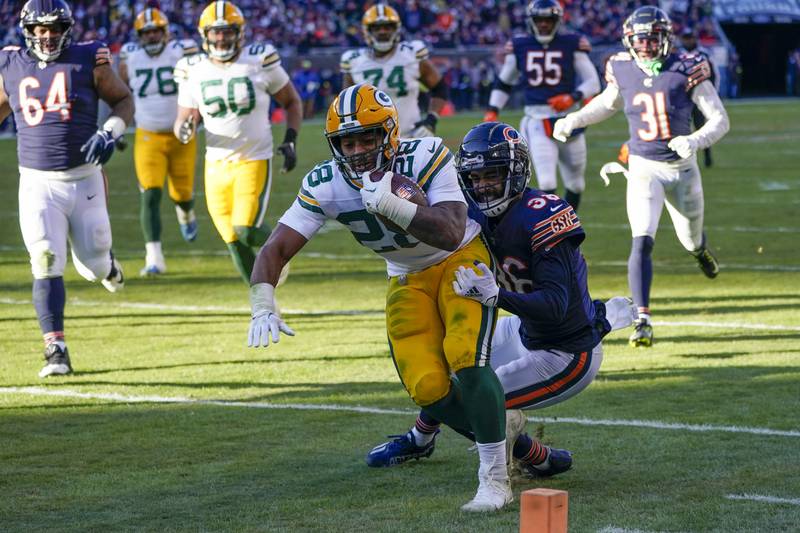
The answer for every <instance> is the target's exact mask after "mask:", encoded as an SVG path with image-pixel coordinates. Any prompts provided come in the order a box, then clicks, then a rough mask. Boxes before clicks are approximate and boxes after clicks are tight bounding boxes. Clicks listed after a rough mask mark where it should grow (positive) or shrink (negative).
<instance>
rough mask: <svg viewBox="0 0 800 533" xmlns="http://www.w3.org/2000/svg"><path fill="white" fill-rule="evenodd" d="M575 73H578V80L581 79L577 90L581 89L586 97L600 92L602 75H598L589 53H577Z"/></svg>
mask: <svg viewBox="0 0 800 533" xmlns="http://www.w3.org/2000/svg"><path fill="white" fill-rule="evenodd" d="M575 73H576V74H578V80H580V82H579V83H578V85H577V86H576V87H575V90H576V91H580V93H581V94H582V95H583V97H584V98H588V97H589V96H594V95H596V94H597V93H599V92H600V76H598V74H597V69H595V68H594V65H593V64H592V60H591V59H589V54H586V53H584V52H576V53H575Z"/></svg>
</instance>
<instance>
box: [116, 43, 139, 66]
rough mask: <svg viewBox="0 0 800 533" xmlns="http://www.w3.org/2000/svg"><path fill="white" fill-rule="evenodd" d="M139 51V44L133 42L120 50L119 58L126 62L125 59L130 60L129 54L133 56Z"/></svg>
mask: <svg viewBox="0 0 800 533" xmlns="http://www.w3.org/2000/svg"><path fill="white" fill-rule="evenodd" d="M138 49H139V44H138V43H133V42H130V43H125V44H123V45H122V48H120V49H119V58H120V59H122V60H123V61H124V60H125V59H128V54H132V53H133V52H135V51H136V50H138Z"/></svg>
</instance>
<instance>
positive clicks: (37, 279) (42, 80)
mask: <svg viewBox="0 0 800 533" xmlns="http://www.w3.org/2000/svg"><path fill="white" fill-rule="evenodd" d="M74 23H75V21H74V19H73V18H72V11H71V10H70V7H69V5H68V4H67V3H66V2H64V1H63V0H30V1H28V2H26V3H25V5H24V6H23V7H22V13H21V15H20V27H21V28H22V33H23V35H24V37H25V47H24V48H20V47H18V46H9V47H6V48H4V49H3V50H2V51H0V122H2V121H3V119H5V118H6V117H7V116H8V115H9V113H11V112H13V113H14V119H15V120H16V123H17V156H18V159H19V173H20V181H19V224H20V228H21V230H22V237H23V239H24V240H25V247H26V248H27V249H28V253H29V254H30V258H31V270H32V272H33V278H34V280H33V306H34V308H35V309H36V316H37V317H38V319H39V326H40V327H41V330H42V334H43V336H44V342H45V352H44V356H45V360H46V364H45V366H44V368H42V370H41V372H39V377H42V378H44V377H47V376H51V375H64V374H69V373H71V372H72V364H71V362H70V358H69V351H68V350H67V345H66V342H65V337H64V306H65V302H66V291H65V289H64V277H63V276H64V267H65V265H66V262H67V242H68V241H69V245H70V248H71V250H72V261H73V263H74V264H75V268H76V269H77V270H78V273H79V274H80V275H81V276H83V277H84V278H86V279H87V280H89V281H97V280H101V282H102V284H103V286H104V287H105V288H106V289H108V290H109V291H111V292H116V291H118V290H120V289H121V288H122V287H123V284H124V278H123V274H122V268H121V267H120V265H119V263H118V262H117V260H116V259H114V254H113V253H112V252H111V223H110V221H109V218H108V204H107V182H106V178H105V175H104V174H103V169H102V165H103V164H105V163H106V162H107V161H108V160H109V159H110V158H111V156H112V154H113V153H114V145H115V143H116V141H117V140H118V139H119V138H120V137H121V136H122V135H123V134H124V133H125V128H126V125H127V124H128V123H129V122H130V121H131V119H132V118H133V97H132V96H131V93H130V91H129V90H128V88H127V87H126V86H125V84H124V83H123V82H122V80H120V79H119V77H118V76H117V75H116V73H114V70H113V69H112V68H111V52H110V51H109V49H108V47H106V45H105V44H103V43H100V42H97V41H89V42H83V43H80V44H73V43H72V42H71V32H72V27H73V25H74ZM99 99H102V100H104V101H105V102H107V103H108V105H109V106H111V116H110V117H109V118H108V120H106V122H105V123H104V124H103V126H102V127H101V128H100V129H99V130H98V129H97V112H98V103H99Z"/></svg>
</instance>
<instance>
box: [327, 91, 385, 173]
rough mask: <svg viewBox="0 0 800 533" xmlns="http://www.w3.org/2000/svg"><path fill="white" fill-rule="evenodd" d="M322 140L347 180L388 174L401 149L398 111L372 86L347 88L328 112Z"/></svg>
mask: <svg viewBox="0 0 800 533" xmlns="http://www.w3.org/2000/svg"><path fill="white" fill-rule="evenodd" d="M325 138H326V139H327V140H328V146H329V148H330V150H331V154H332V155H333V159H334V160H335V161H336V163H337V164H338V166H339V169H340V170H341V171H342V173H343V174H344V175H345V177H347V178H350V179H359V178H360V177H361V175H362V174H363V173H364V172H373V171H376V170H391V168H392V166H393V165H394V160H395V156H396V155H397V149H398V147H399V146H400V139H399V126H398V120H397V109H396V108H395V106H394V103H392V100H391V98H389V96H388V95H386V93H384V92H383V91H380V90H379V89H377V88H376V87H374V86H372V85H368V84H359V85H354V86H352V87H348V88H347V89H344V90H343V91H342V92H341V93H339V95H338V96H337V97H336V98H335V99H334V100H333V102H331V105H330V107H329V108H328V115H327V117H326V121H325Z"/></svg>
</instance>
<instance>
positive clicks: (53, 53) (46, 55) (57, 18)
mask: <svg viewBox="0 0 800 533" xmlns="http://www.w3.org/2000/svg"><path fill="white" fill-rule="evenodd" d="M74 25H75V20H74V19H73V18H72V10H71V9H70V7H69V5H68V4H67V3H66V2H64V0H28V1H27V2H25V5H24V6H22V12H21V13H20V18H19V27H20V28H21V29H22V35H23V36H24V37H25V45H26V46H27V47H28V49H29V50H30V51H31V53H32V54H33V55H34V56H36V58H38V59H39V60H41V61H53V60H55V59H56V58H58V56H59V55H60V54H61V52H62V51H64V49H65V48H66V47H67V46H69V43H70V41H71V40H72V27H73V26H74ZM36 26H57V27H58V29H59V30H60V31H61V35H60V36H59V37H56V38H51V37H37V36H36V35H35V34H34V33H33V29H34V28H35V27H36Z"/></svg>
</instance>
